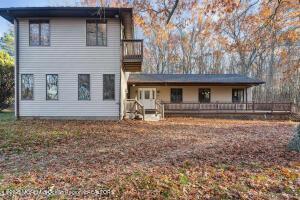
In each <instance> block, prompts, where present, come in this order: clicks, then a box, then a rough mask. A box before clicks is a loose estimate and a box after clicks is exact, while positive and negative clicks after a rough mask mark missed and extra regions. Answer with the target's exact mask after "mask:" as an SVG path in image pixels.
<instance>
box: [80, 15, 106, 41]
mask: <svg viewBox="0 0 300 200" xmlns="http://www.w3.org/2000/svg"><path fill="white" fill-rule="evenodd" d="M88 22H94V23H96V45H89V44H88V38H87V37H88V32H87V31H88V29H87V25H88ZM98 24H106V28H105V36H106V37H105V45H99V42H98ZM107 27H108V23H107V20H103V19H102V20H101V19H87V20H86V21H85V44H86V46H87V47H107V46H108V45H107V42H108V39H107Z"/></svg>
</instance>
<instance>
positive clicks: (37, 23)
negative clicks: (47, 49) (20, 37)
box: [29, 20, 50, 46]
mask: <svg viewBox="0 0 300 200" xmlns="http://www.w3.org/2000/svg"><path fill="white" fill-rule="evenodd" d="M29 45H30V46H49V45H50V25H49V20H31V21H29Z"/></svg>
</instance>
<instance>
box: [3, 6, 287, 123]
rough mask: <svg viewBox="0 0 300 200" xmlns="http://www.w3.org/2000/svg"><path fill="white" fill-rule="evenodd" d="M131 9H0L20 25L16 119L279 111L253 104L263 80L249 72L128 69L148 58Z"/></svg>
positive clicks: (267, 105)
mask: <svg viewBox="0 0 300 200" xmlns="http://www.w3.org/2000/svg"><path fill="white" fill-rule="evenodd" d="M132 15H133V14H132V8H96V7H34V8H2V9H0V16H2V17H4V18H5V19H7V20H8V21H9V22H11V23H13V24H14V26H15V41H16V42H15V43H16V54H15V55H16V57H15V60H16V65H15V83H16V84H15V114H16V117H24V118H25V117H30V118H31V117H39V118H62V119H111V120H118V119H122V118H123V117H124V116H125V115H126V114H127V113H133V114H135V115H136V114H137V113H138V114H141V115H143V116H144V118H145V113H146V112H147V111H155V114H157V113H160V114H162V116H163V115H164V113H169V114H172V113H175V114H176V113H185V114H195V113H196V114H199V113H205V114H206V115H207V114H210V113H217V114H220V113H229V114H230V113H233V112H234V113H236V112H237V111H239V112H242V113H247V112H254V111H256V110H263V111H264V112H262V113H265V112H267V111H269V110H272V111H274V104H272V105H271V106H273V107H270V104H255V103H254V102H252V92H251V89H252V87H253V86H256V85H259V84H262V83H264V82H263V81H260V80H257V79H253V78H249V77H247V76H244V75H239V74H135V73H133V74H129V73H130V72H140V71H141V69H142V61H143V41H142V40H135V39H134V25H133V16H132ZM288 106H290V104H284V105H280V107H279V106H278V108H280V109H279V110H280V111H286V110H289V107H288Z"/></svg>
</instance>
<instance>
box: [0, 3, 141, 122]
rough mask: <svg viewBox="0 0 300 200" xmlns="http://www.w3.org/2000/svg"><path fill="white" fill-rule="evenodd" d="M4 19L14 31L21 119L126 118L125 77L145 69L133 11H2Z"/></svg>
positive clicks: (26, 9) (87, 9) (16, 9)
mask: <svg viewBox="0 0 300 200" xmlns="http://www.w3.org/2000/svg"><path fill="white" fill-rule="evenodd" d="M0 15H1V16H2V17H4V18H5V19H7V20H8V21H9V22H11V23H13V24H14V26H15V41H16V67H15V77H16V78H15V83H16V87H15V102H16V103H15V113H16V116H17V117H47V118H51V117H55V118H78V119H81V118H93V119H120V118H122V117H123V114H122V113H124V112H123V109H124V108H123V105H124V104H123V103H122V102H123V100H124V99H125V98H126V94H125V91H127V77H128V74H127V73H126V72H129V71H140V69H141V65H142V40H132V39H133V34H134V32H133V31H134V29H133V20H132V9H131V8H95V7H92V8H91V7H42V8H41V7H39V8H38V7H33V8H3V9H0ZM125 48H126V50H125ZM122 49H124V51H122ZM133 51H134V52H135V53H136V54H137V55H131V56H128V55H129V54H130V52H133ZM122 52H125V53H126V52H127V54H126V55H127V57H126V55H125V54H124V53H122Z"/></svg>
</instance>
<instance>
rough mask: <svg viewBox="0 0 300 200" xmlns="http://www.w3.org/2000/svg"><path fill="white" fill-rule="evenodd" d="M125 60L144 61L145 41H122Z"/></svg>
mask: <svg viewBox="0 0 300 200" xmlns="http://www.w3.org/2000/svg"><path fill="white" fill-rule="evenodd" d="M122 49H123V59H142V58H143V40H122Z"/></svg>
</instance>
